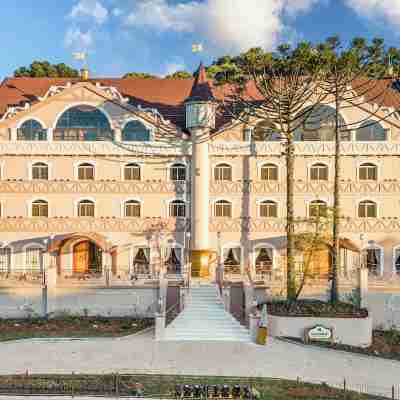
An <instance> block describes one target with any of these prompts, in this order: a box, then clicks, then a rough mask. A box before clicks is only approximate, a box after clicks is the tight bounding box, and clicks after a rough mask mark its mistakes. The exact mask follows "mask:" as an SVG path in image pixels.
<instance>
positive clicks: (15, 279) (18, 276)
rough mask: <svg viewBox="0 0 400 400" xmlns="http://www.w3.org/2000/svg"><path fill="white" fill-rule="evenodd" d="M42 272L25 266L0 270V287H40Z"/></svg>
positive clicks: (42, 277) (42, 281)
mask: <svg viewBox="0 0 400 400" xmlns="http://www.w3.org/2000/svg"><path fill="white" fill-rule="evenodd" d="M43 279H44V276H43V272H42V271H41V270H40V268H38V269H35V268H34V269H32V268H29V267H25V266H13V267H12V268H7V269H2V270H0V286H4V285H15V286H19V285H42V284H43V283H44V280H43Z"/></svg>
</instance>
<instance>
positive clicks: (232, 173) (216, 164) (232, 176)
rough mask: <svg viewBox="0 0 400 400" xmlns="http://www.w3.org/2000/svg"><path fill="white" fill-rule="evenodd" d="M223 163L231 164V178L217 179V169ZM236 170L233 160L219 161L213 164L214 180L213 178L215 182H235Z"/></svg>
mask: <svg viewBox="0 0 400 400" xmlns="http://www.w3.org/2000/svg"><path fill="white" fill-rule="evenodd" d="M223 164H226V165H229V167H230V168H231V180H224V179H219V180H216V179H215V170H216V169H217V168H218V167H219V166H221V165H223ZM234 171H235V168H234V165H233V164H232V163H231V162H227V161H219V162H218V163H215V164H213V168H212V180H213V182H233V181H234V180H235V177H234Z"/></svg>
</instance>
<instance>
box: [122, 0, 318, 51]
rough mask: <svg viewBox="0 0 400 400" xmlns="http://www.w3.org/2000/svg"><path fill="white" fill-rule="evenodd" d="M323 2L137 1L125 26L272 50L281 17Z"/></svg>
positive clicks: (222, 45)
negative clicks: (195, 35) (192, 34)
mask: <svg viewBox="0 0 400 400" xmlns="http://www.w3.org/2000/svg"><path fill="white" fill-rule="evenodd" d="M320 1H323V0H203V1H200V0H192V1H190V2H185V3H183V2H182V0H181V1H180V2H178V3H176V4H170V3H168V2H167V0H139V1H137V2H135V4H134V6H133V10H132V11H131V12H130V13H129V14H128V15H127V17H126V18H125V23H126V24H128V25H134V26H144V27H150V28H152V29H157V30H161V31H167V30H170V31H175V32H190V33H195V34H198V35H199V36H201V37H204V38H206V39H208V40H209V41H210V42H211V43H213V44H214V45H216V46H217V47H220V48H225V49H226V48H228V49H230V50H231V49H235V50H244V49H248V48H249V47H254V46H262V47H265V48H267V49H271V48H273V47H274V46H275V45H276V43H277V42H278V40H279V36H280V35H281V34H282V32H283V31H284V30H285V29H286V26H285V23H284V21H283V19H284V16H290V17H295V16H296V15H298V14H299V13H304V12H306V11H308V10H309V9H310V8H311V7H312V6H313V5H314V4H315V3H317V2H320Z"/></svg>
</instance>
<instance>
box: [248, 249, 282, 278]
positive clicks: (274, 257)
mask: <svg viewBox="0 0 400 400" xmlns="http://www.w3.org/2000/svg"><path fill="white" fill-rule="evenodd" d="M257 249H272V270H275V269H276V257H277V254H278V252H277V250H276V248H275V246H273V245H272V244H271V243H268V242H262V243H257V244H256V245H254V246H253V248H252V249H251V261H252V267H253V272H254V274H255V273H256V258H257V257H256V250H257Z"/></svg>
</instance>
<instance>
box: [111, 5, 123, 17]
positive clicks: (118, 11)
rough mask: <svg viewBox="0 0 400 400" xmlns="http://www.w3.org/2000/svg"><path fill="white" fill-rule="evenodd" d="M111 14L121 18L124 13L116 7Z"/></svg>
mask: <svg viewBox="0 0 400 400" xmlns="http://www.w3.org/2000/svg"><path fill="white" fill-rule="evenodd" d="M111 13H112V15H114V17H120V16H121V15H122V13H123V11H122V10H121V9H120V8H118V7H116V8H114V9H113V10H112V12H111Z"/></svg>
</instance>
